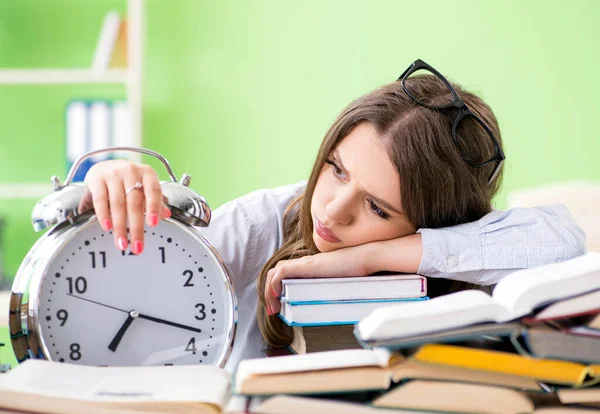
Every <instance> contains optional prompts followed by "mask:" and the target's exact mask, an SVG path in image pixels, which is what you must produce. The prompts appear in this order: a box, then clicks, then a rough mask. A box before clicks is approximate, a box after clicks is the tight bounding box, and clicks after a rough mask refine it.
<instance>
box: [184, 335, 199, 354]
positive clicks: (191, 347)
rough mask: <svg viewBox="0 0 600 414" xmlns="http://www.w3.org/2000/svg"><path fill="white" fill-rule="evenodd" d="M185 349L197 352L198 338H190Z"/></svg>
mask: <svg viewBox="0 0 600 414" xmlns="http://www.w3.org/2000/svg"><path fill="white" fill-rule="evenodd" d="M185 350H186V351H188V352H191V353H193V354H195V353H196V351H197V349H196V338H192V339H190V342H188V344H187V346H186V347H185Z"/></svg>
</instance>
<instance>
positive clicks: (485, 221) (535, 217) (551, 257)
mask: <svg viewBox="0 0 600 414" xmlns="http://www.w3.org/2000/svg"><path fill="white" fill-rule="evenodd" d="M417 232H418V233H421V236H422V242H423V258H422V260H421V264H420V266H419V271H418V273H419V274H421V275H424V276H430V277H441V278H446V279H454V280H460V281H464V282H469V283H475V284H477V285H484V286H487V285H493V284H495V283H498V282H499V281H500V280H501V279H502V278H503V277H504V276H506V275H507V274H509V273H511V272H513V271H515V270H517V269H524V268H531V267H537V266H541V265H545V264H550V263H555V262H561V261H564V260H568V259H572V258H574V257H577V256H579V255H582V254H584V253H585V252H586V236H585V233H584V232H583V231H582V230H581V229H580V228H579V226H578V225H577V224H576V223H575V220H574V219H573V217H572V216H571V214H570V213H569V211H568V209H567V208H566V207H565V206H563V205H552V206H543V207H536V208H513V209H510V210H508V211H493V212H491V213H489V214H487V215H485V216H484V217H482V218H481V219H479V220H478V221H475V222H472V223H465V224H460V225H456V226H452V227H445V228H439V229H426V228H423V229H419V230H418V231H417Z"/></svg>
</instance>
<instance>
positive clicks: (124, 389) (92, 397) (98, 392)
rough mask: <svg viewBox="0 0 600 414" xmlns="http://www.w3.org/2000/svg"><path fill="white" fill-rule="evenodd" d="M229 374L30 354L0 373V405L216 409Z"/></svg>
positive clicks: (70, 412) (74, 409)
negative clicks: (72, 360)
mask: <svg viewBox="0 0 600 414" xmlns="http://www.w3.org/2000/svg"><path fill="white" fill-rule="evenodd" d="M229 397H230V376H229V374H228V373H227V372H225V370H223V369H221V368H217V367H212V366H208V365H188V366H168V367H166V366H160V367H95V366H84V365H73V364H64V363H58V362H50V361H46V360H39V359H28V360H26V361H25V362H23V363H21V364H20V365H19V366H17V367H16V368H14V369H12V370H11V371H9V372H8V373H6V374H2V375H1V376H0V409H9V410H19V411H25V412H36V413H59V412H60V413H63V414H81V413H86V414H95V413H99V414H103V413H138V414H142V413H155V414H158V413H182V414H187V413H202V414H204V413H206V414H214V413H220V412H222V410H223V407H224V406H225V405H226V403H227V402H228V400H229Z"/></svg>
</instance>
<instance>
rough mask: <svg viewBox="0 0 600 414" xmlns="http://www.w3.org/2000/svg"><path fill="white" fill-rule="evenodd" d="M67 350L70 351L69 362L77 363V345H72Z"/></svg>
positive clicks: (78, 349) (79, 350) (79, 357)
mask: <svg viewBox="0 0 600 414" xmlns="http://www.w3.org/2000/svg"><path fill="white" fill-rule="evenodd" d="M69 349H70V350H71V353H70V354H69V357H70V358H71V360H73V361H79V360H80V359H81V346H80V345H79V344H77V343H74V344H71V346H70V347H69Z"/></svg>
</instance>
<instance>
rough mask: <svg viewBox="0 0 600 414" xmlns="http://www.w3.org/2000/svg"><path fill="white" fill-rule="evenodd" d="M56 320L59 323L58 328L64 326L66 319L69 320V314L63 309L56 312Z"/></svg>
mask: <svg viewBox="0 0 600 414" xmlns="http://www.w3.org/2000/svg"><path fill="white" fill-rule="evenodd" d="M56 318H57V319H58V320H59V321H60V322H61V324H60V326H64V325H65V323H67V319H69V312H67V311H66V310H64V309H61V310H59V311H58V312H56Z"/></svg>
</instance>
